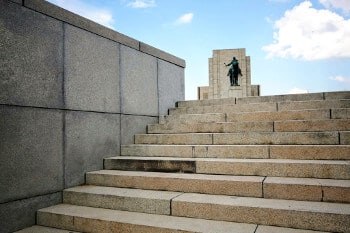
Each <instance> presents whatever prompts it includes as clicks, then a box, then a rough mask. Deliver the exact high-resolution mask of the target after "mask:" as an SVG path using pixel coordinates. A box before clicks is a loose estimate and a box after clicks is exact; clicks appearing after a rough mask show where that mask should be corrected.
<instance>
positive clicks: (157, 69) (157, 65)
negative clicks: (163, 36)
mask: <svg viewBox="0 0 350 233" xmlns="http://www.w3.org/2000/svg"><path fill="white" fill-rule="evenodd" d="M156 72H157V99H158V116H159V115H160V98H159V96H160V95H159V92H160V90H159V59H158V58H157V63H156Z"/></svg>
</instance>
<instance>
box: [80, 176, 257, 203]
mask: <svg viewBox="0 0 350 233" xmlns="http://www.w3.org/2000/svg"><path fill="white" fill-rule="evenodd" d="M263 180H264V177H259V176H226V175H206V174H184V173H162V172H140V171H120V170H101V171H95V172H88V173H87V174H86V182H87V184H89V185H100V186H110V187H120V188H136V189H147V190H166V191H174V192H194V193H207V194H222V195H236V196H248V197H262V182H263Z"/></svg>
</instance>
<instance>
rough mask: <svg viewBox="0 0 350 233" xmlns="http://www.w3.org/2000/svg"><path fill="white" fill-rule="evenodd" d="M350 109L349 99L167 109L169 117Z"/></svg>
mask: <svg viewBox="0 0 350 233" xmlns="http://www.w3.org/2000/svg"><path fill="white" fill-rule="evenodd" d="M332 108H350V99H330V100H312V101H287V102H261V103H241V104H230V105H229V104H227V105H203V106H201V105H199V106H198V105H195V106H189V107H177V108H171V109H169V115H176V114H204V113H239V112H259V111H260V112H261V111H268V112H273V111H295V110H305V109H332Z"/></svg>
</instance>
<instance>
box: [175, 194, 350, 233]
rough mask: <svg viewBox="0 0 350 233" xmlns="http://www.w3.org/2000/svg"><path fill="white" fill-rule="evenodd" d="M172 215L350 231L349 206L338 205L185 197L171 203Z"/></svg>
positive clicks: (186, 195) (235, 198) (206, 196)
mask: <svg viewBox="0 0 350 233" xmlns="http://www.w3.org/2000/svg"><path fill="white" fill-rule="evenodd" d="M172 214H173V215H175V216H182V217H189V218H203V219H211V220H220V221H233V222H244V223H255V224H262V225H273V226H281V227H292V228H300V229H308V230H318V231H332V232H349V229H350V221H349V219H350V204H340V203H326V202H306V201H293V200H276V199H265V198H252V197H235V196H222V195H208V194H194V193H185V194H183V195H180V196H178V197H176V198H174V199H173V200H172Z"/></svg>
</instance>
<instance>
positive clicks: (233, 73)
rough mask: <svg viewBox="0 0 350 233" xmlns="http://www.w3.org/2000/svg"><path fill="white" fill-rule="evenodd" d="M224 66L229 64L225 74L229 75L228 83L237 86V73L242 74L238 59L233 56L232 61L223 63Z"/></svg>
mask: <svg viewBox="0 0 350 233" xmlns="http://www.w3.org/2000/svg"><path fill="white" fill-rule="evenodd" d="M224 64H225V66H231V67H230V69H229V71H228V73H227V76H230V83H231V86H239V85H238V75H241V76H242V72H241V69H240V68H239V66H238V60H237V59H236V57H233V59H232V61H231V62H230V63H229V64H227V65H226V63H224Z"/></svg>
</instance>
